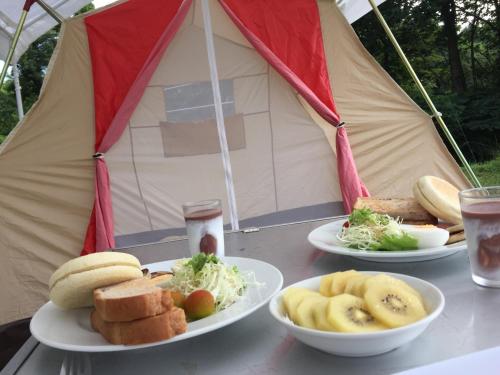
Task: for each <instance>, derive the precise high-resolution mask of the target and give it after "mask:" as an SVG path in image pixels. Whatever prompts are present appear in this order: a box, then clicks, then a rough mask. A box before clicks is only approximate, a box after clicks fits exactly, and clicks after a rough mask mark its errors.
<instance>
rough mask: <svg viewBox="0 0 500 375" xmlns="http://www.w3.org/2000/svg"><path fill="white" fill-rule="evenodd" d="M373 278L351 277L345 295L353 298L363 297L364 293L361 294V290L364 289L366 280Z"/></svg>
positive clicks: (366, 276) (364, 276)
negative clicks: (350, 295)
mask: <svg viewBox="0 0 500 375" xmlns="http://www.w3.org/2000/svg"><path fill="white" fill-rule="evenodd" d="M370 277H371V276H369V275H356V276H353V277H350V278H349V279H348V280H347V282H346V284H345V290H344V293H347V294H352V295H353V296H357V297H363V293H362V292H361V288H362V287H363V285H364V283H365V280H367V279H369V278H370Z"/></svg>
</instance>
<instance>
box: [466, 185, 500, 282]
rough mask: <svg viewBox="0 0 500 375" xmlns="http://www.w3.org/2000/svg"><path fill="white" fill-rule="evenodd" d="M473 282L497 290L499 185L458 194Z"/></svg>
mask: <svg viewBox="0 0 500 375" xmlns="http://www.w3.org/2000/svg"><path fill="white" fill-rule="evenodd" d="M459 196H460V207H461V209H462V218H463V221H464V228H465V238H466V240H467V249H468V252H469V259H470V266H471V271H472V279H473V280H474V282H476V283H477V284H479V285H483V286H489V287H495V288H500V186H492V187H483V188H477V189H469V190H464V191H461V192H460V194H459Z"/></svg>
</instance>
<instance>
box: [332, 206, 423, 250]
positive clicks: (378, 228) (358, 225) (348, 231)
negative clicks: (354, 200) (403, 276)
mask: <svg viewBox="0 0 500 375" xmlns="http://www.w3.org/2000/svg"><path fill="white" fill-rule="evenodd" d="M337 239H338V240H339V241H341V242H342V243H343V244H345V245H346V246H347V247H350V248H353V249H359V250H416V249H417V248H418V241H417V239H416V238H415V237H413V236H410V235H409V234H408V233H406V232H405V231H404V230H403V229H402V227H401V226H400V224H399V222H398V220H396V219H394V218H392V217H390V216H389V215H385V214H384V215H381V214H376V213H375V212H373V211H372V210H370V209H369V208H363V209H360V210H353V211H352V213H351V215H349V219H348V221H347V222H346V224H344V226H343V227H342V230H341V231H340V232H339V233H338V234H337Z"/></svg>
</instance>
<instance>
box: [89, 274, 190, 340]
mask: <svg viewBox="0 0 500 375" xmlns="http://www.w3.org/2000/svg"><path fill="white" fill-rule="evenodd" d="M168 276H171V275H168ZM166 277H167V275H162V276H159V277H152V278H148V277H144V278H141V279H136V280H131V281H127V282H123V283H120V284H116V285H112V286H109V287H103V288H98V289H96V290H95V291H94V305H95V310H93V311H92V313H91V315H90V323H91V325H92V328H93V329H94V330H95V331H97V332H100V333H101V335H102V336H103V337H104V338H105V339H106V340H107V341H108V342H110V343H112V344H122V345H138V344H146V343H151V342H155V341H160V340H167V339H170V338H172V337H174V336H176V335H178V334H180V333H184V332H186V330H187V322H186V315H185V313H184V310H183V309H180V308H178V307H176V306H174V301H173V299H172V296H171V293H170V291H169V290H167V289H162V288H160V287H158V286H157V285H156V284H157V283H159V282H162V281H164V280H165V278H166Z"/></svg>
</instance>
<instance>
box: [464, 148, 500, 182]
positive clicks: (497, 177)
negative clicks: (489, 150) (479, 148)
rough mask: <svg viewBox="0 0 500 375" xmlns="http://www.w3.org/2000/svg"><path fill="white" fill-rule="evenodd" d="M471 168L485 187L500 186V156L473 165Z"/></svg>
mask: <svg viewBox="0 0 500 375" xmlns="http://www.w3.org/2000/svg"><path fill="white" fill-rule="evenodd" d="M471 168H472V170H473V171H474V173H475V174H476V176H477V178H478V179H479V181H480V182H481V185H483V186H500V155H498V156H497V157H496V159H493V160H489V161H487V162H484V163H477V164H476V163H474V164H471Z"/></svg>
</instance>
